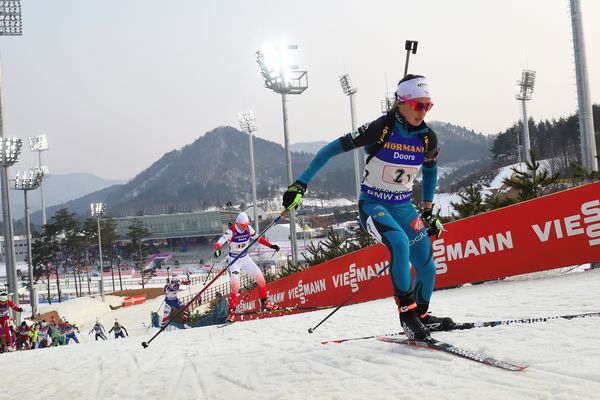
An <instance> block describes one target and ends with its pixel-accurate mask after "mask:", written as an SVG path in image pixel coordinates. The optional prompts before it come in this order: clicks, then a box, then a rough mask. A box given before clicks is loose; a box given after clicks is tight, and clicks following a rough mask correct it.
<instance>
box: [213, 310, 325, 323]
mask: <svg viewBox="0 0 600 400" xmlns="http://www.w3.org/2000/svg"><path fill="white" fill-rule="evenodd" d="M331 307H332V306H293V307H277V308H275V309H273V310H264V311H263V310H252V311H246V312H241V313H235V315H236V316H239V317H240V319H239V320H238V319H236V320H235V321H233V322H226V323H224V324H221V325H217V328H224V327H226V326H228V325H231V324H233V323H235V322H238V321H243V320H244V317H245V316H246V315H267V314H274V313H279V312H290V311H298V310H322V309H326V308H331Z"/></svg>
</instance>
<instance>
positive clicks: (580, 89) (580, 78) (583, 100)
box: [570, 0, 598, 172]
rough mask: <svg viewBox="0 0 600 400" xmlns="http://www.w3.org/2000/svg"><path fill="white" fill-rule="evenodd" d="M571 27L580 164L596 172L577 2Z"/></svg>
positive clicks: (594, 148) (591, 119) (579, 12)
mask: <svg viewBox="0 0 600 400" xmlns="http://www.w3.org/2000/svg"><path fill="white" fill-rule="evenodd" d="M570 6H571V25H572V28H573V49H574V53H575V76H576V79H577V105H578V108H579V132H580V133H579V134H580V137H581V163H582V166H583V167H584V168H585V169H586V170H588V171H590V172H591V171H598V160H597V159H596V156H597V154H596V138H595V136H594V120H593V118H592V102H591V100H590V90H589V78H588V71H587V61H586V56H585V42H584V41H583V22H582V21H581V6H580V4H579V0H571V1H570Z"/></svg>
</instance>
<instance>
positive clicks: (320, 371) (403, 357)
mask: <svg viewBox="0 0 600 400" xmlns="http://www.w3.org/2000/svg"><path fill="white" fill-rule="evenodd" d="M599 287H600V271H599V270H592V271H587V272H580V273H570V274H559V273H555V272H554V273H544V274H536V275H533V276H528V277H517V278H513V279H511V280H508V279H507V280H504V281H499V282H494V283H487V284H483V285H477V286H465V287H462V288H458V289H452V290H444V291H437V292H435V293H434V297H433V303H432V309H433V311H434V312H435V313H437V314H439V315H450V316H452V317H454V318H455V320H457V321H478V320H489V319H502V318H519V317H534V316H553V315H562V314H570V313H580V312H594V311H600V291H599V290H598V288H599ZM160 301H161V299H156V300H153V301H150V302H148V303H146V305H144V306H136V307H129V308H128V310H122V309H119V310H117V311H114V312H113V313H114V314H112V315H111V314H109V312H106V314H104V315H103V317H102V318H103V319H104V321H105V324H108V323H109V322H110V320H111V319H112V318H113V317H114V316H115V315H119V321H121V322H122V323H123V324H124V325H125V326H126V327H127V328H128V330H129V331H130V333H131V334H132V336H131V337H129V338H127V339H123V340H118V341H115V340H113V339H111V340H109V341H106V342H98V343H89V342H91V339H90V338H91V337H92V336H91V335H90V336H88V335H87V331H85V330H83V329H82V333H83V334H82V336H83V337H84V338H85V339H86V340H87V342H88V343H83V344H80V345H70V346H68V347H58V348H51V349H42V350H35V351H25V352H18V353H10V354H3V355H0V363H1V365H2V371H3V373H2V378H1V383H0V384H1V386H2V388H3V392H4V395H5V397H7V398H17V397H18V398H21V399H32V398H61V399H103V400H109V399H173V398H177V399H261V400H267V399H313V398H315V399H366V398H368V399H400V398H401V399H415V400H425V399H461V400H462V399H481V398H489V399H509V398H510V399H591V398H598V393H600V370H599V369H598V365H600V336H599V335H598V328H599V327H600V318H594V317H592V318H585V319H583V318H582V319H573V320H570V321H567V320H552V321H549V322H544V323H537V324H522V325H516V324H515V325H508V326H502V327H496V328H479V329H472V330H468V331H457V332H445V333H438V334H436V335H435V337H437V338H438V339H442V340H445V341H448V342H450V343H453V344H455V345H457V346H461V347H464V348H467V349H470V350H474V351H478V352H482V353H486V354H488V355H490V356H493V357H496V358H501V359H504V360H506V361H510V362H515V363H523V364H528V365H529V368H527V369H526V370H524V371H522V372H507V371H502V370H499V369H497V368H493V367H489V366H485V365H481V364H478V363H475V362H472V361H468V360H464V359H459V358H456V357H452V356H449V355H446V354H442V353H438V352H433V351H428V350H422V349H413V348H406V347H402V346H400V345H395V344H390V343H382V342H378V341H376V340H362V341H355V342H348V343H343V344H327V345H322V344H320V342H321V341H322V340H329V339H337V338H344V337H353V336H363V335H372V334H380V333H381V334H385V333H393V332H397V331H399V329H400V328H399V323H398V315H397V311H396V310H395V305H394V302H393V300H392V299H389V298H388V299H383V300H378V301H372V302H368V303H363V304H358V305H355V306H348V307H344V308H342V309H341V310H340V311H339V312H338V313H337V314H335V315H334V316H332V317H331V318H330V319H329V320H328V321H327V322H325V323H324V324H323V325H321V326H320V327H319V328H318V329H317V330H316V331H315V333H313V334H312V335H311V334H308V333H307V329H308V328H309V327H313V326H315V325H316V324H317V323H318V322H319V321H320V320H321V319H322V318H324V317H325V316H326V315H327V313H329V312H330V310H324V311H319V312H313V313H305V314H298V315H293V316H286V317H281V318H271V319H263V320H256V321H250V322H238V323H235V324H233V325H231V326H228V327H226V328H217V327H214V326H213V327H205V328H196V329H189V330H184V331H177V332H165V333H163V334H161V335H159V336H158V337H157V338H156V339H155V340H154V341H153V342H152V343H150V346H149V347H148V348H147V349H143V348H142V346H141V344H140V343H141V342H142V341H143V340H148V339H149V338H150V335H151V334H153V333H154V332H155V331H156V330H155V329H154V328H153V329H152V330H151V331H150V332H149V333H148V335H145V336H133V335H140V334H142V335H143V333H144V330H145V329H144V327H143V326H142V321H147V320H148V313H149V310H152V309H155V308H157V307H158V306H159V304H160ZM68 303H69V302H67V303H66V304H68ZM72 304H74V303H72ZM86 311H87V316H85V315H83V314H84V313H85V312H86ZM69 312H70V311H69ZM98 312H99V310H98V309H97V308H96V307H95V306H93V305H91V304H89V305H87V306H86V308H85V309H82V310H79V311H78V313H80V314H79V315H78V316H77V318H83V319H85V320H86V323H87V321H92V320H93V319H94V318H95V316H97V315H98ZM124 312H127V313H131V314H130V315H127V316H126V315H124V314H122V313H124ZM65 313H66V311H65ZM117 313H121V314H117ZM62 314H63V313H61V315H62ZM69 318H71V319H73V318H76V317H75V316H73V317H69ZM107 320H108V321H107ZM75 322H77V321H75ZM82 323H83V322H82ZM87 329H88V330H89V328H87Z"/></svg>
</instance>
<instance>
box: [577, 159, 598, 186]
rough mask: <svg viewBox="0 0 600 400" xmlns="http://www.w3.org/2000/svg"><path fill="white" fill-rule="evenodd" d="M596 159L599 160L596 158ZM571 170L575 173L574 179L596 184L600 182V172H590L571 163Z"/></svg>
mask: <svg viewBox="0 0 600 400" xmlns="http://www.w3.org/2000/svg"><path fill="white" fill-rule="evenodd" d="M596 158H599V157H598V156H596ZM571 169H572V171H573V178H574V179H577V180H580V181H583V182H594V181H600V172H598V171H588V170H586V169H585V168H583V167H582V166H581V165H579V164H577V163H571Z"/></svg>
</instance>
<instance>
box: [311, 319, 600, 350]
mask: <svg viewBox="0 0 600 400" xmlns="http://www.w3.org/2000/svg"><path fill="white" fill-rule="evenodd" d="M588 317H600V312H590V313H582V314H570V315H555V316H551V317H533V318H519V319H504V320H494V321H480V322H462V323H457V324H456V325H455V326H454V328H452V329H448V330H445V331H444V332H450V331H459V330H466V329H474V328H486V327H488V328H494V327H496V326H501V325H512V324H533V323H536V322H547V321H551V320H555V319H566V320H570V319H575V318H588ZM402 335H404V332H395V333H386V334H378V335H369V336H360V337H352V338H344V339H333V340H325V341H323V342H321V344H328V343H344V342H352V341H355V340H366V339H375V338H376V337H378V336H402Z"/></svg>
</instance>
